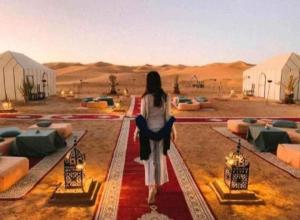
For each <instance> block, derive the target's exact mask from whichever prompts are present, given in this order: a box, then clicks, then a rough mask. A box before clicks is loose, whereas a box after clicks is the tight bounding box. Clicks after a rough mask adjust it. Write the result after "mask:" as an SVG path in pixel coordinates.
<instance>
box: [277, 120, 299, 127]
mask: <svg viewBox="0 0 300 220" xmlns="http://www.w3.org/2000/svg"><path fill="white" fill-rule="evenodd" d="M272 125H273V127H278V128H297V123H296V122H294V121H288V120H274V121H273V122H272Z"/></svg>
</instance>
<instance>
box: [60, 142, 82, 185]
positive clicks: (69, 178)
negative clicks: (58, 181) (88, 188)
mask: <svg viewBox="0 0 300 220" xmlns="http://www.w3.org/2000/svg"><path fill="white" fill-rule="evenodd" d="M74 142H75V144H74V145H75V147H74V148H73V149H72V150H71V151H70V152H69V153H68V154H67V156H66V158H65V161H64V177H65V188H66V189H74V188H82V189H83V186H84V176H85V175H84V166H85V154H83V153H81V152H80V150H79V149H78V148H77V147H76V143H77V142H76V140H75V141H74Z"/></svg>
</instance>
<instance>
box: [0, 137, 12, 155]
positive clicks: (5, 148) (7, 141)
mask: <svg viewBox="0 0 300 220" xmlns="http://www.w3.org/2000/svg"><path fill="white" fill-rule="evenodd" d="M15 139H16V138H4V141H1V142H0V153H1V154H2V155H7V154H8V152H9V148H10V145H11V144H12V143H13V142H14V140H15Z"/></svg>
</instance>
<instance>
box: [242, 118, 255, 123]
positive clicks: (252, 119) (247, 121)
mask: <svg viewBox="0 0 300 220" xmlns="http://www.w3.org/2000/svg"><path fill="white" fill-rule="evenodd" d="M243 122H246V123H250V124H252V123H256V122H257V120H256V119H255V118H244V119H243Z"/></svg>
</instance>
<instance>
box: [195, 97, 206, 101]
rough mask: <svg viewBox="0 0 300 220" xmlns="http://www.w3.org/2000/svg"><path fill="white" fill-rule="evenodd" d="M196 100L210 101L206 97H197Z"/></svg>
mask: <svg viewBox="0 0 300 220" xmlns="http://www.w3.org/2000/svg"><path fill="white" fill-rule="evenodd" d="M195 100H196V101H197V102H207V101H208V100H207V98H206V97H205V96H197V97H195Z"/></svg>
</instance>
